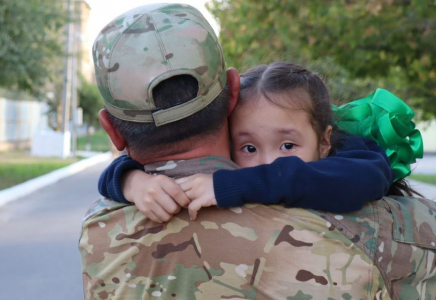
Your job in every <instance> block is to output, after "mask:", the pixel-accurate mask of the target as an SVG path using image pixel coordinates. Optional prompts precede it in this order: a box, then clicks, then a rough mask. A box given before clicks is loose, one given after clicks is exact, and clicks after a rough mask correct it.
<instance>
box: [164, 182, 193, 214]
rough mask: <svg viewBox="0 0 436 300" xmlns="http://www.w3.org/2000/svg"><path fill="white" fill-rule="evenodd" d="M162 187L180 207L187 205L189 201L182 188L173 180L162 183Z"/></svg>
mask: <svg viewBox="0 0 436 300" xmlns="http://www.w3.org/2000/svg"><path fill="white" fill-rule="evenodd" d="M162 189H163V190H164V192H165V193H166V194H168V195H169V196H170V197H171V198H172V200H173V201H175V202H176V203H177V204H178V205H180V206H181V207H188V205H189V203H190V202H191V201H190V199H189V198H188V196H187V195H186V194H185V193H184V191H183V189H182V188H181V187H180V186H179V185H178V184H177V183H175V182H174V181H173V180H171V181H167V182H165V184H163V185H162ZM177 212H178V211H177Z"/></svg>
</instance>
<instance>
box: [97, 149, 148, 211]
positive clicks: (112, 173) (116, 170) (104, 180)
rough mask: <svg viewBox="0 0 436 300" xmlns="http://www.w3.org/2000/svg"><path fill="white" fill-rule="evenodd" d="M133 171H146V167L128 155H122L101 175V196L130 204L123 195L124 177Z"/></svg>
mask: <svg viewBox="0 0 436 300" xmlns="http://www.w3.org/2000/svg"><path fill="white" fill-rule="evenodd" d="M132 170H141V171H144V166H143V165H141V164H140V163H139V162H137V161H136V160H133V159H132V158H130V157H129V156H127V155H121V156H119V157H117V158H116V159H114V160H113V161H112V163H111V164H110V165H109V166H108V167H107V168H106V169H105V170H104V171H103V173H101V175H100V178H99V179H98V192H99V193H100V195H102V196H104V197H106V198H110V199H112V200H114V201H116V202H121V203H130V201H128V200H127V199H126V198H125V197H124V194H123V190H122V185H121V184H122V179H123V176H124V175H125V174H126V173H127V172H128V171H132Z"/></svg>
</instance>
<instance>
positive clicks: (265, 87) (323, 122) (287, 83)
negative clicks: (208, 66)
mask: <svg viewBox="0 0 436 300" xmlns="http://www.w3.org/2000/svg"><path fill="white" fill-rule="evenodd" d="M298 89H303V90H304V91H306V92H307V93H308V94H309V96H310V100H311V101H310V103H304V102H301V101H299V99H298V98H295V97H289V101H292V105H293V106H294V107H295V106H298V107H299V108H301V109H304V110H305V111H306V112H308V113H309V115H310V118H311V123H312V126H313V128H314V130H315V132H316V134H317V136H318V138H319V139H320V140H321V137H322V135H323V133H324V131H325V129H326V128H327V127H328V126H329V125H330V126H332V134H331V138H330V142H331V149H330V152H329V156H332V155H334V154H335V153H336V149H337V148H338V147H340V146H341V145H343V144H344V143H347V140H348V138H347V136H348V137H349V135H347V134H346V133H345V132H344V131H341V130H340V129H339V128H338V127H337V126H336V124H335V122H334V115H333V111H332V107H331V105H332V103H331V99H330V94H329V91H328V88H327V86H326V84H325V83H324V81H323V80H322V78H321V77H320V76H319V75H318V74H317V73H314V72H311V71H309V70H307V69H305V68H304V67H302V66H298V65H295V64H292V63H286V62H275V63H272V64H269V65H260V66H256V67H254V68H252V69H249V70H248V71H247V72H245V73H244V74H242V75H241V89H240V94H239V103H240V104H241V105H244V104H245V103H246V102H247V101H248V100H249V99H250V100H253V99H258V98H259V96H263V97H264V98H265V99H267V100H268V101H271V102H272V103H274V104H276V105H279V106H283V103H278V102H277V101H275V100H274V97H272V96H273V95H275V94H282V93H284V92H285V93H286V92H291V91H292V92H295V91H296V90H298ZM388 193H389V195H397V196H405V195H406V196H413V194H417V195H419V196H422V195H420V194H419V193H417V192H416V191H415V190H413V189H412V188H410V186H409V185H408V184H407V181H406V180H404V179H403V180H399V181H397V182H395V183H393V184H392V185H391V187H390V189H389V192H388Z"/></svg>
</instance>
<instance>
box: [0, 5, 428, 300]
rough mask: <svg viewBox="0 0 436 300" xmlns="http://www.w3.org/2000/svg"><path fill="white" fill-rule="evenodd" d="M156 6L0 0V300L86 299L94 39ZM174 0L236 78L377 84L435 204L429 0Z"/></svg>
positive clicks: (94, 147)
mask: <svg viewBox="0 0 436 300" xmlns="http://www.w3.org/2000/svg"><path fill="white" fill-rule="evenodd" d="M153 2H158V1H146V0H142V1H138V0H124V1H118V0H104V1H103V0H88V1H83V0H82V1H80V0H62V1H59V0H1V2H0V266H1V268H0V299H1V300H3V299H5V300H6V299H28V298H32V299H59V298H60V297H62V298H64V299H80V298H82V289H81V275H80V256H79V253H78V250H77V242H78V238H79V234H80V222H81V218H82V216H83V215H84V213H85V211H86V209H87V207H88V206H89V205H90V204H91V203H92V202H93V201H94V200H95V199H96V198H97V197H98V192H97V190H96V186H97V179H98V176H99V174H100V173H101V171H102V170H103V169H104V168H105V166H107V164H109V163H110V160H111V157H112V154H111V153H113V154H115V155H116V151H115V150H114V148H113V146H112V145H111V143H110V141H109V139H108V138H107V136H106V134H105V133H104V131H103V130H102V129H101V127H100V125H99V123H98V110H99V109H100V108H102V107H103V100H102V98H101V96H100V94H99V92H98V88H97V86H96V82H95V77H94V70H93V65H92V56H91V47H92V43H93V41H94V39H95V37H96V36H97V34H98V33H99V31H100V30H101V29H102V28H103V27H104V26H105V25H106V24H107V23H108V22H109V21H111V20H112V19H113V18H114V17H116V16H117V15H119V14H120V13H122V12H124V11H127V10H129V9H131V8H134V7H136V6H140V5H144V4H148V3H153ZM166 2H177V1H166ZM179 2H183V3H187V4H190V5H193V6H195V7H196V8H198V9H199V10H200V11H201V12H202V13H203V14H204V15H205V16H206V17H207V18H208V20H209V22H210V23H211V24H212V27H213V28H214V29H215V31H216V32H217V34H218V35H219V39H220V42H221V44H222V47H223V51H224V55H225V59H226V63H227V66H228V67H230V66H232V67H235V68H237V69H238V70H239V71H240V72H241V73H242V72H244V71H245V70H247V69H248V68H250V67H253V66H255V65H258V64H262V63H270V62H272V61H277V60H286V61H292V62H295V63H300V64H304V65H306V66H307V67H309V68H310V69H311V70H314V71H316V72H318V73H320V74H321V75H323V77H324V78H325V79H326V81H327V82H328V85H329V87H330V90H331V93H332V95H333V98H334V99H335V101H336V103H338V104H341V103H346V102H349V101H352V100H355V99H359V98H363V97H365V96H367V95H369V94H370V93H372V92H373V91H374V90H375V89H376V88H378V87H380V88H385V89H388V90H390V91H391V92H393V93H394V94H396V95H397V96H398V97H399V98H401V99H403V100H404V101H405V102H406V103H407V104H408V105H409V106H410V107H412V108H413V110H414V111H415V114H416V118H415V122H416V125H417V128H419V129H420V130H421V133H422V136H423V139H424V151H425V154H424V159H423V160H421V161H420V162H418V163H417V164H415V165H414V167H413V172H412V176H411V179H412V181H411V182H412V185H413V186H414V187H416V188H417V189H418V190H420V191H421V192H423V193H424V194H425V195H426V196H427V197H428V198H433V199H436V0H331V1H322V0H306V1H296V0H267V1H259V0H236V1H229V0H209V1H206V0H198V1H179ZM15 200H18V201H15ZM7 203H8V205H6V204H7Z"/></svg>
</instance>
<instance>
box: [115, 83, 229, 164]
mask: <svg viewBox="0 0 436 300" xmlns="http://www.w3.org/2000/svg"><path fill="white" fill-rule="evenodd" d="M197 93H198V82H197V80H196V79H195V78H194V77H192V76H189V75H179V76H174V77H171V78H169V79H167V80H165V81H163V82H161V83H159V84H158V85H157V86H156V87H155V88H154V89H153V98H154V101H155V103H156V106H158V107H170V106H174V105H176V104H180V103H184V102H187V101H189V100H191V99H193V98H195V97H196V96H197ZM227 106H228V89H227V88H224V89H223V90H222V91H221V93H220V94H219V95H218V96H217V97H216V99H215V100H214V101H212V103H211V104H209V105H208V106H207V107H205V108H204V109H202V110H200V111H199V112H197V113H195V114H193V115H191V116H189V117H186V118H184V119H182V120H179V121H176V122H172V123H169V124H166V125H163V126H159V127H157V126H156V125H155V124H154V123H137V122H130V121H124V120H121V119H118V118H116V117H115V116H113V115H111V114H109V113H108V117H109V120H110V121H111V122H112V124H114V126H115V128H117V129H118V131H119V132H120V133H121V135H122V136H123V137H124V139H125V140H126V143H127V145H128V147H129V149H130V151H132V153H134V154H135V155H136V156H138V157H147V158H155V157H159V156H166V155H171V154H176V153H180V152H183V151H187V150H190V149H191V148H192V147H193V145H196V144H198V143H200V142H204V139H207V138H213V137H214V136H215V134H216V133H218V131H219V130H220V129H221V128H222V126H223V124H224V121H225V119H226V117H227Z"/></svg>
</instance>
